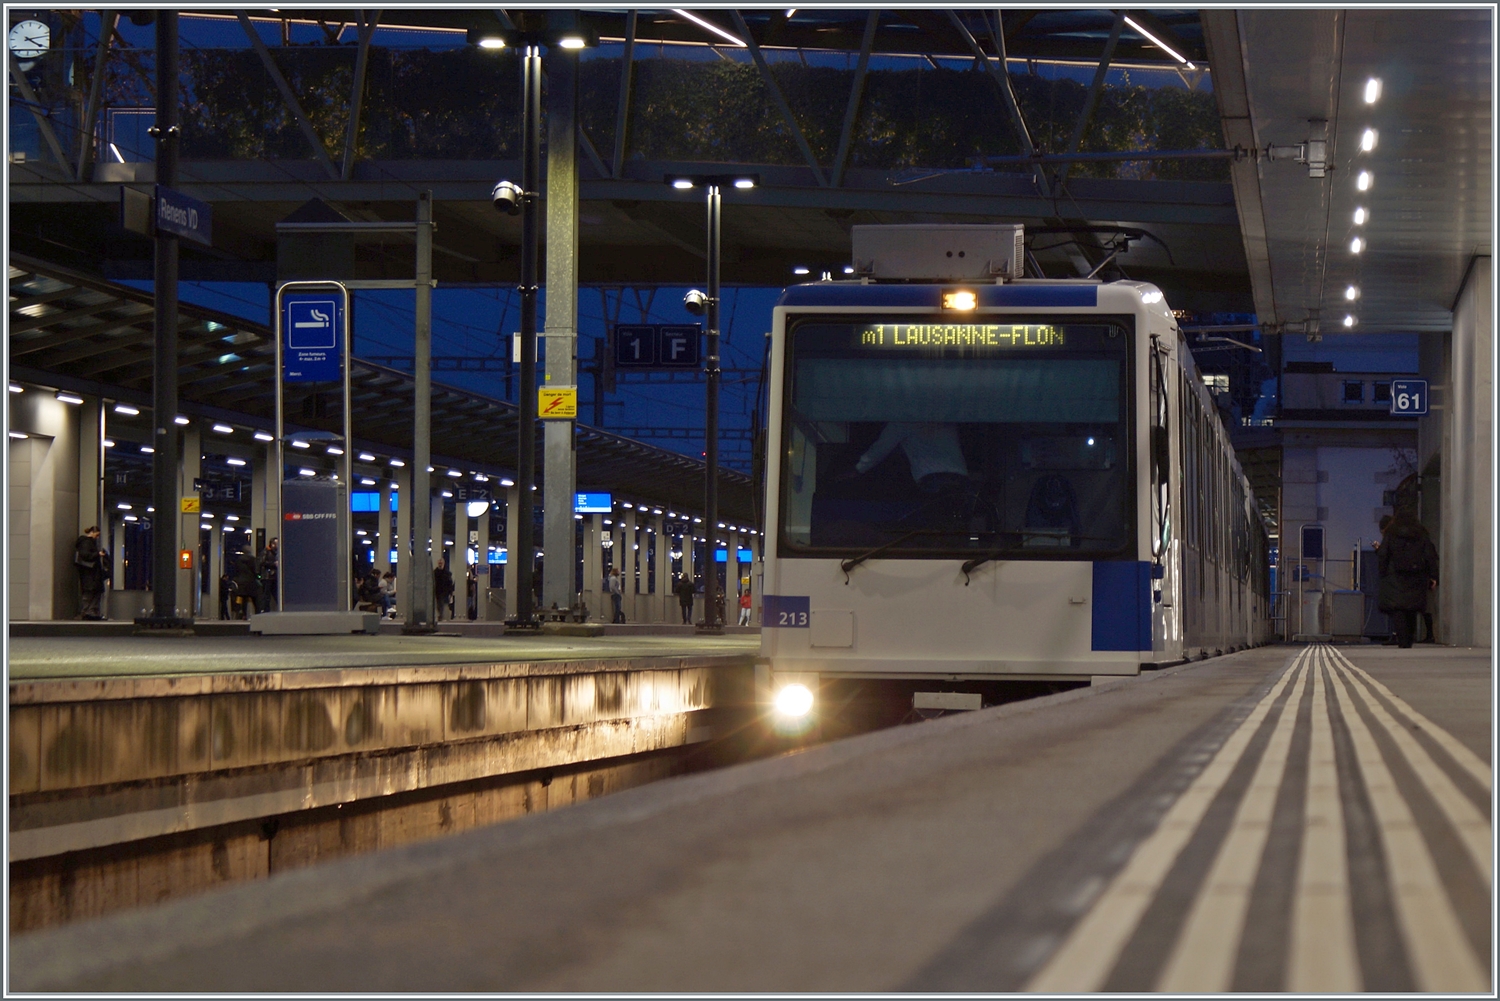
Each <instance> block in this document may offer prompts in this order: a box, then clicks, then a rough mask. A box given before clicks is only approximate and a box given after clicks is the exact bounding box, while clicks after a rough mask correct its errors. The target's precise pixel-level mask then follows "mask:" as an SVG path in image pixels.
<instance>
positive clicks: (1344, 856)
mask: <svg viewBox="0 0 1500 1001" xmlns="http://www.w3.org/2000/svg"><path fill="white" fill-rule="evenodd" d="M1319 660H1322V658H1319ZM1312 676H1313V685H1312V738H1311V741H1310V743H1309V747H1308V758H1307V791H1306V794H1305V797H1304V800H1303V809H1302V848H1301V852H1300V857H1299V858H1298V860H1297V885H1296V889H1295V891H1294V896H1293V897H1292V931H1291V950H1290V956H1289V958H1288V961H1287V976H1286V989H1287V990H1288V991H1290V992H1292V993H1293V994H1353V993H1356V992H1358V991H1360V990H1363V982H1362V979H1361V977H1360V972H1359V958H1358V954H1357V953H1356V952H1355V947H1354V908H1353V905H1352V904H1351V902H1350V898H1349V855H1348V842H1346V841H1345V840H1344V807H1343V802H1342V801H1341V800H1340V799H1339V776H1338V769H1337V766H1336V765H1335V763H1334V756H1333V728H1332V726H1331V724H1330V718H1329V715H1328V699H1327V693H1326V692H1325V690H1324V688H1323V668H1322V665H1321V664H1314V666H1313V668H1312Z"/></svg>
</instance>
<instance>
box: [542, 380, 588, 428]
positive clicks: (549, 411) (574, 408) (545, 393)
mask: <svg viewBox="0 0 1500 1001" xmlns="http://www.w3.org/2000/svg"><path fill="white" fill-rule="evenodd" d="M536 415H537V416H538V417H540V418H541V419H542V420H544V421H545V420H558V421H561V420H567V421H571V420H575V419H576V418H577V417H578V387H577V386H559V387H557V388H555V389H538V390H537V391H536Z"/></svg>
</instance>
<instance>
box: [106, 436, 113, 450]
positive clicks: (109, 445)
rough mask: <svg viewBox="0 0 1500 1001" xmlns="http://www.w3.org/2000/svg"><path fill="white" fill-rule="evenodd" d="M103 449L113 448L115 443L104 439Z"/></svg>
mask: <svg viewBox="0 0 1500 1001" xmlns="http://www.w3.org/2000/svg"><path fill="white" fill-rule="evenodd" d="M104 447H105V448H114V447H115V443H114V442H113V441H111V440H110V439H109V438H105V439H104Z"/></svg>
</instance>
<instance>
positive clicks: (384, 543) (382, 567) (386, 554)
mask: <svg viewBox="0 0 1500 1001" xmlns="http://www.w3.org/2000/svg"><path fill="white" fill-rule="evenodd" d="M377 489H379V491H380V514H379V515H377V516H376V517H378V518H379V519H380V520H379V521H378V522H377V523H376V526H375V569H376V570H379V571H380V576H382V577H384V576H385V575H386V572H387V571H389V570H390V569H391V549H392V548H394V545H395V543H394V542H393V541H392V540H391V481H390V480H387V479H381V480H380V481H379V482H378V484H377Z"/></svg>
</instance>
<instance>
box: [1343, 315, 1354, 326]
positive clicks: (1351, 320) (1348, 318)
mask: <svg viewBox="0 0 1500 1001" xmlns="http://www.w3.org/2000/svg"><path fill="white" fill-rule="evenodd" d="M1344 326H1346V327H1352V326H1354V317H1352V316H1346V317H1344Z"/></svg>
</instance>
